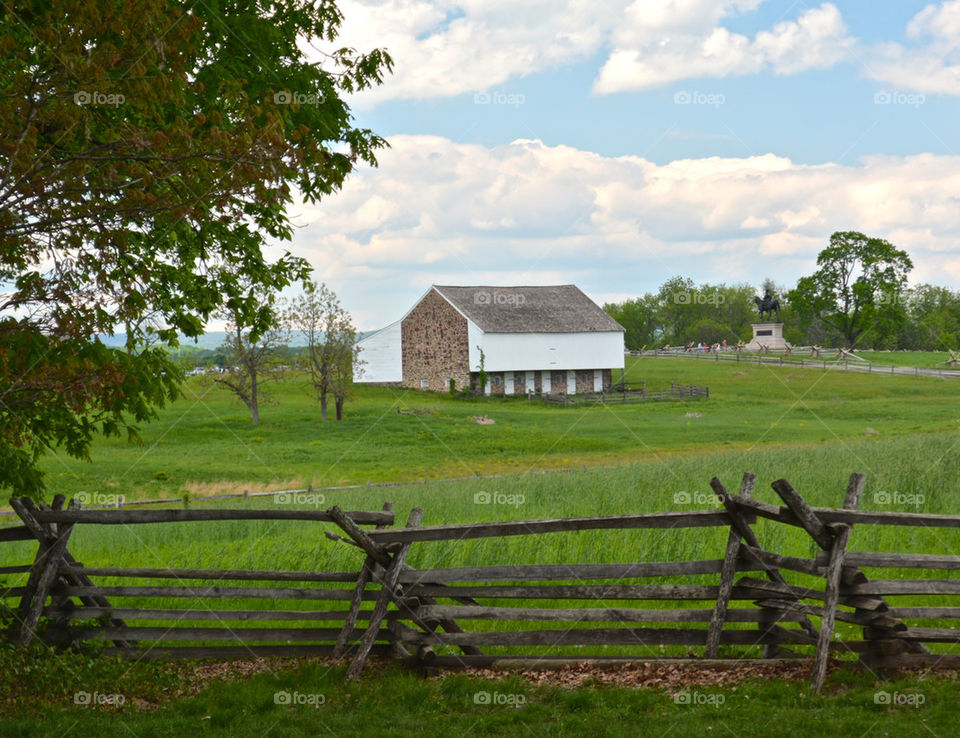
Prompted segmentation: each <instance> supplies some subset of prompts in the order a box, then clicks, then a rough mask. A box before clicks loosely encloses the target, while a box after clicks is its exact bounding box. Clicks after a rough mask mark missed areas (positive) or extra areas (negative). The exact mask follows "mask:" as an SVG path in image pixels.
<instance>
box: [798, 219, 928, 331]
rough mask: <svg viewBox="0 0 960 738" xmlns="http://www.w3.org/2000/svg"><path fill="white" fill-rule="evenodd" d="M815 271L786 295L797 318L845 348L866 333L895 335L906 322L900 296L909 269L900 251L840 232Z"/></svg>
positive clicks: (880, 241) (879, 241)
mask: <svg viewBox="0 0 960 738" xmlns="http://www.w3.org/2000/svg"><path fill="white" fill-rule="evenodd" d="M817 266H818V267H819V269H818V270H817V271H816V273H814V274H813V275H811V276H808V277H803V278H801V279H800V280H799V281H798V282H797V287H796V288H795V289H794V290H793V291H791V292H790V294H789V299H790V304H791V305H792V306H793V307H794V308H795V309H796V310H797V312H798V313H799V314H800V315H802V316H804V317H805V318H806V319H808V320H821V321H823V322H824V323H825V324H826V325H828V326H831V327H833V328H834V329H836V330H837V331H839V332H840V334H841V335H842V336H843V339H844V341H845V342H846V345H847V347H853V346H854V345H855V344H856V343H857V341H858V339H860V338H861V337H862V336H863V335H864V334H865V333H866V332H868V331H870V332H872V333H873V334H874V335H875V336H878V337H879V336H889V335H895V334H896V331H897V330H898V328H899V326H900V325H902V324H903V322H904V320H905V319H906V311H905V308H904V299H903V295H904V290H905V288H906V283H907V275H908V274H909V273H910V270H911V269H913V262H912V261H911V260H910V257H909V256H908V255H907V252H906V251H902V250H901V249H898V248H897V247H896V246H894V245H893V244H891V243H889V242H888V241H885V240H883V239H881V238H870V237H867V236H865V235H863V234H862V233H858V232H856V231H842V232H837V233H834V234H833V235H832V236H831V237H830V245H829V246H828V247H827V248H825V249H824V250H823V251H821V252H820V255H819V256H818V257H817Z"/></svg>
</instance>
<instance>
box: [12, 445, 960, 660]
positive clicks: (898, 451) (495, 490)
mask: <svg viewBox="0 0 960 738" xmlns="http://www.w3.org/2000/svg"><path fill="white" fill-rule="evenodd" d="M958 442H960V434H958V433H955V432H954V433H943V434H925V435H921V436H911V437H901V438H896V439H882V440H881V439H868V440H860V441H856V442H851V443H842V444H841V443H838V444H834V445H829V446H817V447H812V448H795V447H783V448H778V447H765V448H759V449H753V450H750V451H746V452H745V451H735V450H727V451H715V452H712V453H707V454H701V455H697V456H690V455H683V454H670V455H666V454H665V455H663V456H662V457H661V458H660V459H658V460H656V461H649V460H648V461H643V462H639V463H634V464H631V465H629V466H625V467H622V468H617V469H591V470H578V471H570V472H567V473H551V474H535V475H531V474H526V475H515V476H508V477H503V478H500V479H495V480H481V479H478V480H473V481H466V482H450V483H441V482H428V483H426V484H416V485H410V486H404V487H395V488H390V489H389V490H383V489H358V490H350V491H341V492H337V493H328V494H327V496H326V498H325V499H323V500H322V505H320V506H322V507H328V506H330V505H334V504H336V505H339V506H340V507H342V508H344V509H367V510H376V509H379V508H380V506H381V505H382V503H383V502H384V499H385V496H386V494H389V498H390V499H391V500H392V502H393V505H394V511H395V514H396V525H397V526H402V525H403V524H404V522H405V520H406V517H407V515H408V513H409V511H410V510H411V509H412V508H413V507H422V508H423V509H424V511H425V515H424V522H423V524H424V525H437V524H444V523H459V522H464V523H469V522H479V521H494V520H522V519H536V518H553V517H572V516H586V515H606V514H621V513H640V512H660V511H669V510H690V509H705V508H716V507H719V505H718V504H717V503H716V501H715V498H712V497H711V491H710V487H709V485H708V482H709V480H710V478H711V477H712V476H715V475H716V476H718V477H719V478H720V479H721V481H723V482H724V483H725V484H726V486H727V488H728V489H730V490H731V491H736V490H737V488H738V486H739V480H740V477H741V475H742V474H743V472H744V471H753V472H755V473H756V474H757V488H756V491H755V496H756V497H757V498H758V499H761V500H765V501H768V502H772V503H777V504H779V502H780V501H779V499H778V498H777V497H776V495H775V494H774V492H773V491H772V490H771V489H770V487H769V483H770V482H771V481H773V480H774V479H776V478H779V477H785V478H787V479H788V480H789V481H790V482H791V483H792V484H793V485H794V487H795V488H796V489H797V490H798V491H799V492H800V493H801V494H802V495H803V496H804V497H805V498H806V499H807V501H808V502H810V503H811V504H813V505H816V506H828V507H839V506H840V504H841V503H842V500H843V495H844V491H845V489H846V484H847V480H848V477H849V474H850V473H851V472H853V471H862V472H865V473H866V474H867V486H866V490H865V493H864V497H863V502H862V505H861V507H862V508H863V509H880V510H896V509H899V510H903V511H908V512H918V511H919V512H926V513H945V514H960V478H958V475H957V473H956V471H957V465H958V458H957V453H956V446H957V444H958ZM481 493H486V494H481ZM488 498H489V499H491V500H492V502H490V503H481V502H479V501H480V500H486V499H488ZM888 499H891V500H893V501H894V502H895V503H896V501H900V504H888V503H887V500H888ZM498 500H499V501H508V502H509V503H511V504H497V502H496V501H498ZM906 500H909V501H911V502H913V503H916V502H917V501H922V502H921V504H919V505H917V504H908V503H906V502H904V501H906ZM277 504H278V503H277V501H275V500H273V499H272V498H257V499H253V500H250V501H248V502H247V506H250V507H261V508H268V507H275V506H276V505H277ZM231 506H233V505H232V504H231ZM236 506H240V503H239V502H238V503H237V505H236ZM329 529H330V526H329V525H327V524H321V523H306V522H288V521H229V522H210V523H178V524H150V525H131V526H92V525H88V526H78V527H77V528H76V529H75V531H74V534H73V537H72V539H71V545H70V548H71V551H72V552H73V554H74V555H75V556H76V557H77V558H78V559H79V560H80V561H82V562H84V563H85V564H86V565H88V566H130V567H134V566H137V567H143V566H149V567H170V568H222V569H228V568H229V569H233V568H244V569H294V570H305V571H306V570H325V571H330V570H334V571H356V570H357V569H359V566H360V564H361V563H362V556H361V554H360V552H359V551H358V550H357V549H355V548H354V547H351V546H347V545H345V544H343V543H338V542H334V541H330V540H328V539H327V538H325V537H324V535H323V531H324V530H329ZM755 530H756V532H757V535H758V537H759V539H760V542H761V544H762V545H763V547H764V548H766V549H767V550H770V551H774V552H777V553H781V554H787V555H793V556H805V557H810V556H814V555H815V554H816V553H817V551H818V549H817V547H816V545H815V544H814V543H813V542H812V541H811V540H810V538H809V536H808V535H807V534H806V533H804V532H803V531H802V530H800V529H797V528H793V527H790V526H786V525H782V524H777V523H773V522H771V521H766V520H759V521H758V522H757V524H756V526H755ZM726 537H727V530H726V529H724V528H694V529H679V530H627V531H583V532H579V533H556V534H543V535H529V536H517V537H507V538H489V539H473V540H465V541H443V542H422V543H416V544H414V545H413V546H412V548H411V551H410V554H409V556H408V559H407V560H408V562H409V563H410V564H411V565H412V566H414V567H416V568H418V569H427V568H442V567H456V566H475V565H495V564H532V563H538V564H551V563H554V564H563V563H618V562H621V563H626V562H641V561H677V560H699V559H717V558H721V557H722V556H723V550H724V546H725V541H726ZM850 549H851V550H856V551H893V552H917V553H920V552H922V553H934V554H958V553H960V533H958V532H957V531H956V529H945V528H931V529H916V528H902V527H892V526H876V525H860V526H857V527H855V529H854V534H853V539H852V543H851V546H850ZM34 551H35V546H31V545H29V544H26V543H24V544H6V545H5V546H3V551H2V552H0V553H2V555H3V560H4V561H10V562H17V563H20V562H29V561H30V560H31V558H32V555H33V553H34ZM869 574H870V576H871V578H875V579H876V578H895V577H904V576H910V577H916V576H930V577H936V578H943V577H950V576H955V575H956V573H955V572H950V571H947V572H944V571H931V572H917V571H907V570H895V571H871V572H869ZM788 578H792V581H793V580H795V583H797V584H810V585H811V586H812V585H814V584H815V583H816V580H813V579H809V580H808V579H806V578H804V577H801V576H799V575H789V577H788ZM8 580H10V582H11V583H12V580H13V578H11V577H8ZM644 581H646V582H651V583H655V582H658V581H673V582H678V581H680V580H678V579H676V578H673V579H671V580H666V579H647V580H644ZM682 581H683V582H684V583H702V584H715V583H716V577H715V576H706V575H704V576H698V577H684V578H683V579H682ZM98 582H100V583H102V584H109V583H115V584H120V583H126V584H129V583H131V580H124V581H123V582H121V581H119V580H114V581H110V580H107V579H104V578H101V579H98ZM141 583H151V584H162V583H167V584H171V583H172V582H170V581H169V580H165V581H163V582H161V581H157V580H153V581H150V582H147V581H144V582H141ZM226 584H228V585H230V586H233V585H234V584H237V583H235V582H227V583H226ZM281 586H285V585H281ZM342 586H343V587H344V588H349V587H350V585H342ZM821 586H822V581H821ZM899 599H900V600H901V602H900V604H905V603H906V602H907V600H908V599H909V598H899ZM946 599H947V598H923V604H948V603H947V602H946V601H945V600H946ZM914 603H915V604H919V601H918V600H917V598H914ZM124 604H129V605H130V606H143V607H151V606H154V607H155V606H160V602H159V601H158V600H147V599H139V600H132V599H131V600H125V601H124ZM491 604H494V603H491ZM497 604H505V605H516V606H531V605H533V604H535V603H533V602H524V601H518V600H511V601H510V602H501V603H497ZM616 604H617V603H612V602H604V603H596V602H589V601H573V602H569V603H565V605H564V606H572V607H577V606H594V607H597V606H607V605H616ZM648 605H649V606H656V605H657V603H648ZM166 606H171V604H170V601H169V600H167V601H166ZM174 606H184V607H186V606H190V607H207V606H209V607H219V608H222V607H237V608H240V607H256V608H263V607H272V608H277V609H279V608H283V609H289V608H291V607H301V608H305V609H306V608H308V609H315V608H320V607H324V603H317V602H310V603H290V602H282V603H280V602H276V603H275V602H271V601H265V600H257V601H253V600H236V601H219V602H216V601H207V602H199V601H191V600H181V601H179V602H178V604H176V605H174ZM327 606H329V607H331V608H333V609H340V608H343V603H329V604H328V605H327ZM671 606H674V607H675V606H677V605H676V604H672V605H671ZM691 606H700V607H704V606H709V604H707V605H705V604H703V603H698V604H694V603H691ZM944 625H948V624H946V623H944ZM485 627H489V626H488V625H484V624H482V623H475V622H471V624H470V629H471V630H472V629H482V628H485ZM507 627H515V628H517V629H520V628H522V627H525V626H523V625H522V624H520V623H516V624H511V625H510V626H507ZM537 627H540V626H537ZM648 655H649V654H648Z"/></svg>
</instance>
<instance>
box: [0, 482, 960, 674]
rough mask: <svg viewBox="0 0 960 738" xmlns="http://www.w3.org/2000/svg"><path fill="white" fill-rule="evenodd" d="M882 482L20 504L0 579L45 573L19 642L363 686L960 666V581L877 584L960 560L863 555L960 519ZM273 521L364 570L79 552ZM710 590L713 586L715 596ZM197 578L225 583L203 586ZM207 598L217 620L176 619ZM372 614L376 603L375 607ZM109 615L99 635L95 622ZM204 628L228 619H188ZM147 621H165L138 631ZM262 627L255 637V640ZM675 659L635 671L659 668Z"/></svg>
mask: <svg viewBox="0 0 960 738" xmlns="http://www.w3.org/2000/svg"><path fill="white" fill-rule="evenodd" d="M864 481H865V479H864V477H863V475H860V474H854V475H852V476H851V478H850V483H849V485H848V488H847V491H846V495H845V498H844V502H843V506H842V507H840V508H836V509H832V508H815V507H811V506H810V505H808V504H807V502H806V501H805V500H804V499H803V498H802V497H801V495H800V494H799V493H798V492H797V491H796V490H795V489H794V488H793V487H792V486H791V485H790V484H789V483H788V482H787V481H786V480H783V479H780V480H777V481H775V482H774V483H773V484H772V487H773V489H774V491H775V492H776V493H777V495H778V496H779V497H780V499H781V500H782V501H783V503H784V504H783V505H782V506H779V507H778V506H774V505H770V504H767V503H763V502H760V501H758V500H756V499H754V497H753V496H752V492H753V488H754V484H755V479H754V476H753V475H752V474H746V475H745V476H744V478H743V481H742V483H741V486H740V489H739V492H738V493H737V494H730V493H729V492H728V491H727V490H726V489H725V488H724V486H723V485H722V483H721V482H720V481H719V480H718V479H716V478H715V479H713V480H711V487H712V489H713V491H714V493H715V494H716V495H717V498H718V500H719V501H720V502H721V503H722V509H717V510H700V511H689V512H665V513H647V514H635V515H609V516H593V517H579V518H557V519H544V520H522V521H506V522H485V523H473V524H457V525H438V526H422V525H421V522H422V518H423V513H422V511H421V510H419V509H414V510H413V511H412V512H411V514H410V517H409V519H408V520H407V523H406V527H403V528H398V527H394V526H393V522H394V521H393V514H392V512H391V511H390V509H389V503H388V505H387V506H385V509H384V510H382V511H378V512H343V511H341V510H339V508H336V507H333V508H331V509H330V510H325V511H292V510H290V511H286V510H285V511H276V510H150V511H146V510H134V511H128V510H97V511H84V510H80V509H79V506H78V505H76V504H75V503H71V505H70V506H68V507H66V508H64V506H63V503H64V500H63V498H62V497H58V498H57V499H55V500H54V503H53V505H51V506H41V507H37V506H35V505H34V504H33V503H31V502H30V501H29V500H26V499H18V500H15V501H14V508H15V509H16V511H17V513H18V514H19V515H20V517H21V519H22V521H23V526H20V527H18V528H13V529H7V530H5V531H0V542H2V541H4V540H24V539H26V538H27V537H28V536H29V537H32V538H34V539H35V540H37V542H38V551H37V555H36V558H35V561H34V563H33V564H32V565H29V566H20V567H6V568H5V569H3V570H0V573H7V574H11V573H17V572H20V573H24V572H26V571H27V570H28V571H29V578H28V581H27V582H26V584H25V585H23V586H18V587H14V588H11V589H8V590H7V591H6V592H5V593H4V596H6V597H11V596H12V597H16V598H19V607H18V608H17V611H16V622H15V624H14V627H13V628H12V629H11V633H10V636H11V637H12V638H14V639H15V640H16V641H17V642H19V643H23V644H26V643H29V642H30V640H31V639H32V638H33V637H34V634H35V633H36V632H37V630H36V629H37V626H38V624H39V623H40V619H41V617H43V616H45V617H47V618H49V621H48V625H47V627H46V629H45V630H43V637H44V638H45V639H48V640H50V641H54V642H60V643H68V644H76V643H79V642H83V641H88V640H99V641H108V642H111V643H112V646H110V647H108V651H110V652H115V653H121V654H126V655H130V656H132V657H136V658H144V657H174V656H188V657H202V656H217V657H250V656H255V655H280V654H295V655H306V654H316V655H332V656H344V655H347V654H348V653H349V654H352V657H353V661H352V663H351V665H350V668H349V669H348V678H356V677H357V676H359V674H360V672H361V670H362V668H363V665H364V663H365V661H366V659H367V656H368V655H369V654H370V653H392V654H394V655H395V656H399V657H401V658H403V659H404V660H406V661H407V662H409V663H412V664H418V665H426V666H433V667H457V666H494V665H498V664H509V663H513V664H524V665H535V666H550V665H556V664H561V663H570V662H571V661H576V662H580V661H584V660H587V659H588V658H589V657H590V655H591V654H589V653H587V652H585V651H583V650H582V649H584V648H600V649H603V652H602V653H601V654H599V655H598V658H602V659H603V660H604V661H610V660H616V659H617V657H616V655H615V653H616V651H617V649H620V650H621V651H623V652H624V653H626V652H628V651H631V649H632V651H636V650H637V649H638V648H640V649H651V650H652V648H655V647H660V646H674V647H676V646H679V647H684V648H688V649H689V648H702V649H703V650H702V654H703V657H704V658H706V659H716V658H717V656H718V650H719V648H720V647H721V646H723V645H727V646H730V647H734V648H737V647H746V646H761V647H762V648H763V652H762V653H763V657H764V658H773V657H777V656H778V655H781V654H783V653H784V652H785V649H797V650H803V649H806V650H808V651H810V652H811V654H812V657H813V667H814V676H813V682H814V687H815V689H817V690H819V689H820V687H821V686H822V684H823V680H824V678H825V676H826V671H827V666H828V658H829V656H830V654H838V653H839V654H842V653H851V654H855V655H856V656H857V658H858V660H859V662H860V663H861V664H862V665H864V666H866V667H868V668H871V669H877V668H884V667H899V666H915V665H926V666H931V667H933V666H944V667H950V668H957V667H960V655H956V654H949V653H932V652H931V651H930V649H929V648H928V646H927V644H931V645H933V644H956V643H960V631H958V630H954V629H952V628H943V627H918V626H917V625H916V624H909V623H908V622H907V621H909V620H914V621H921V622H923V621H927V622H929V621H934V622H935V623H942V622H951V621H955V620H957V619H960V607H954V606H944V605H942V604H940V603H939V602H938V603H937V604H936V605H935V606H929V605H926V604H924V603H923V600H924V599H925V598H929V597H931V596H936V597H938V598H940V599H941V600H942V599H945V598H949V597H956V596H960V579H933V578H908V577H905V578H901V579H886V580H871V579H869V578H868V577H867V576H866V574H865V572H864V569H870V568H882V569H903V570H906V571H907V572H909V571H920V572H923V571H927V572H929V571H931V570H945V571H950V570H957V569H960V557H957V556H935V555H926V554H912V553H873V552H853V551H849V550H848V548H849V545H850V539H851V533H852V530H853V528H854V526H856V527H860V526H863V525H896V526H902V527H905V529H906V531H907V535H905V536H904V540H910V536H909V533H908V532H909V530H910V528H911V526H913V527H918V528H919V527H925V528H928V527H939V528H960V516H948V515H926V514H918V513H896V512H872V511H860V510H859V509H858V507H859V501H860V496H861V494H862V492H863V486H864ZM255 518H267V519H280V520H283V519H286V520H311V521H315V522H317V523H331V524H333V525H335V526H337V528H338V529H339V533H338V534H334V533H332V532H330V531H327V532H326V533H327V536H328V537H330V538H334V539H337V540H341V541H345V542H347V543H349V544H350V545H351V547H352V548H353V549H355V550H356V551H357V553H358V555H359V556H361V557H362V564H361V566H360V568H359V569H358V570H356V571H346V572H307V571H269V570H262V571H249V570H233V571H230V570H201V569H180V570H170V569H147V568H119V567H94V566H83V565H82V564H80V563H79V562H77V561H76V560H75V559H73V557H72V556H71V555H70V553H69V551H68V549H67V544H68V542H69V537H70V533H71V530H72V529H73V528H74V527H75V526H76V525H114V524H137V523H148V522H152V523H158V522H163V523H183V524H187V523H191V522H203V524H213V521H216V520H226V519H255ZM758 518H764V519H767V520H771V521H775V522H777V523H779V524H783V525H789V526H793V527H796V528H799V529H802V530H803V531H805V532H806V534H807V535H808V536H809V538H810V539H811V540H812V541H813V542H814V544H815V546H816V548H817V549H819V550H820V553H819V554H818V555H817V556H815V557H810V558H802V557H794V556H786V555H782V554H778V553H775V552H773V551H769V550H767V549H765V548H764V547H763V546H762V544H761V542H760V540H759V538H758V535H757V532H756V531H755V530H754V525H755V523H756V521H757V519H758ZM363 526H366V529H365V528H364V527H363ZM371 526H373V527H372V528H371ZM703 527H720V528H723V529H726V530H727V531H728V534H727V543H726V546H725V547H724V550H723V551H719V550H718V551H717V554H718V557H717V558H712V559H705V560H687V561H632V562H622V563H570V564H549V565H548V564H537V563H523V564H511V565H505V566H490V565H478V566H466V567H450V568H439V569H429V570H418V569H414V568H412V567H411V566H409V565H408V564H407V563H406V558H407V554H408V552H409V550H410V548H411V546H413V545H417V546H422V545H429V544H430V543H431V542H443V541H445V542H456V541H463V540H469V539H478V538H510V537H516V536H537V537H540V536H549V535H551V534H555V533H561V532H567V531H586V530H602V531H617V530H619V531H631V533H630V535H642V531H644V530H652V531H658V532H659V534H660V535H663V534H664V533H665V532H666V531H670V530H673V529H678V528H703ZM638 543H639V541H638ZM637 548H638V550H642V547H641V546H639V545H638V546H637ZM359 561H360V560H359V559H358V563H359ZM14 570H16V571H14ZM107 577H109V578H111V579H114V580H115V579H121V580H123V579H131V580H144V579H146V580H155V579H160V580H169V579H175V580H177V582H176V583H175V584H173V585H160V586H156V585H142V584H134V585H126V584H124V585H114V584H109V585H103V584H100V585H97V584H94V583H93V581H92V578H107ZM691 577H698V581H696V582H692V581H691ZM704 577H707V578H709V579H712V580H713V581H712V582H711V583H708V584H704V583H702V580H703V578H704ZM193 580H197V581H200V582H207V583H203V584H189V585H187V584H184V581H193ZM208 582H213V584H209V583H208ZM224 582H227V583H228V584H224ZM264 583H267V584H266V585H265V584H264ZM889 597H896V598H897V599H898V600H903V599H904V598H913V599H917V598H919V604H917V603H915V602H913V601H911V602H907V603H904V602H902V601H898V602H897V604H895V605H894V604H890V602H888V601H887V598H889ZM126 598H137V599H140V600H142V599H143V598H151V599H152V600H160V601H163V602H162V606H159V607H155V606H151V607H137V606H124V605H123V604H121V602H122V601H123V600H125V599H126ZM197 598H199V599H201V600H202V601H203V602H204V603H205V604H204V606H203V607H196V606H193V607H190V606H188V607H182V606H180V607H177V606H176V603H177V602H178V601H179V602H181V603H182V602H183V601H184V599H192V600H195V599H197ZM165 600H171V603H170V604H169V605H168V604H167V603H166V602H165ZM218 601H222V602H224V603H229V602H233V603H236V602H245V601H253V602H257V601H260V602H264V601H270V603H271V604H273V603H275V602H287V601H298V602H299V603H300V604H301V605H302V603H303V602H304V601H307V602H309V603H310V604H311V605H313V603H317V604H316V607H315V608H313V607H312V608H311V609H298V608H289V609H271V608H269V607H251V606H248V609H234V608H228V607H225V606H216V605H215V604H210V603H216V602H218ZM928 601H929V600H928ZM364 602H373V603H374V605H373V607H372V608H363V607H362V604H363V603H364ZM94 618H99V619H100V622H99V624H96V625H91V624H90V623H91V619H94ZM814 620H815V621H817V622H816V623H815V622H814ZM191 621H208V623H209V624H208V625H204V626H196V625H185V626H181V625H179V624H180V623H181V622H187V623H189V622H191ZM137 622H140V623H144V622H148V623H154V624H153V625H134V624H133V623H137ZM271 622H272V623H273V625H271V624H270V623H271ZM838 622H842V623H847V624H849V625H852V626H856V627H859V628H860V629H861V632H860V635H859V637H856V636H854V637H851V638H847V639H844V640H838V639H836V638H835V637H834V631H835V625H836V623H838ZM233 623H241V624H242V625H234V624H233ZM249 623H255V624H256V625H255V626H253V627H247V626H248V624H249ZM280 623H282V624H283V625H280ZM290 623H293V625H290ZM358 623H360V624H361V625H358ZM467 624H469V627H467ZM225 643H229V644H231V645H224V644H225ZM611 649H612V650H613V652H614V655H613V656H611ZM656 653H657V652H652V653H651V652H649V651H648V652H647V653H646V654H645V655H642V656H637V655H630V656H626V655H624V656H622V657H620V659H621V660H633V661H636V660H648V659H650V658H651V657H654V658H655V657H656Z"/></svg>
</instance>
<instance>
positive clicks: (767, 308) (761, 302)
mask: <svg viewBox="0 0 960 738" xmlns="http://www.w3.org/2000/svg"><path fill="white" fill-rule="evenodd" d="M753 301H754V302H755V303H756V304H757V311H758V312H759V313H760V320H763V316H764V315H765V314H766V315H769V316H770V317H773V314H774V313H776V314H777V322H778V323H779V322H780V301H779V300H778V299H777V298H776V297H774V296H773V295H771V294H770V290H767V291H766V292H765V293H764V295H763V297H762V298H761V297H754V298H753Z"/></svg>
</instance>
